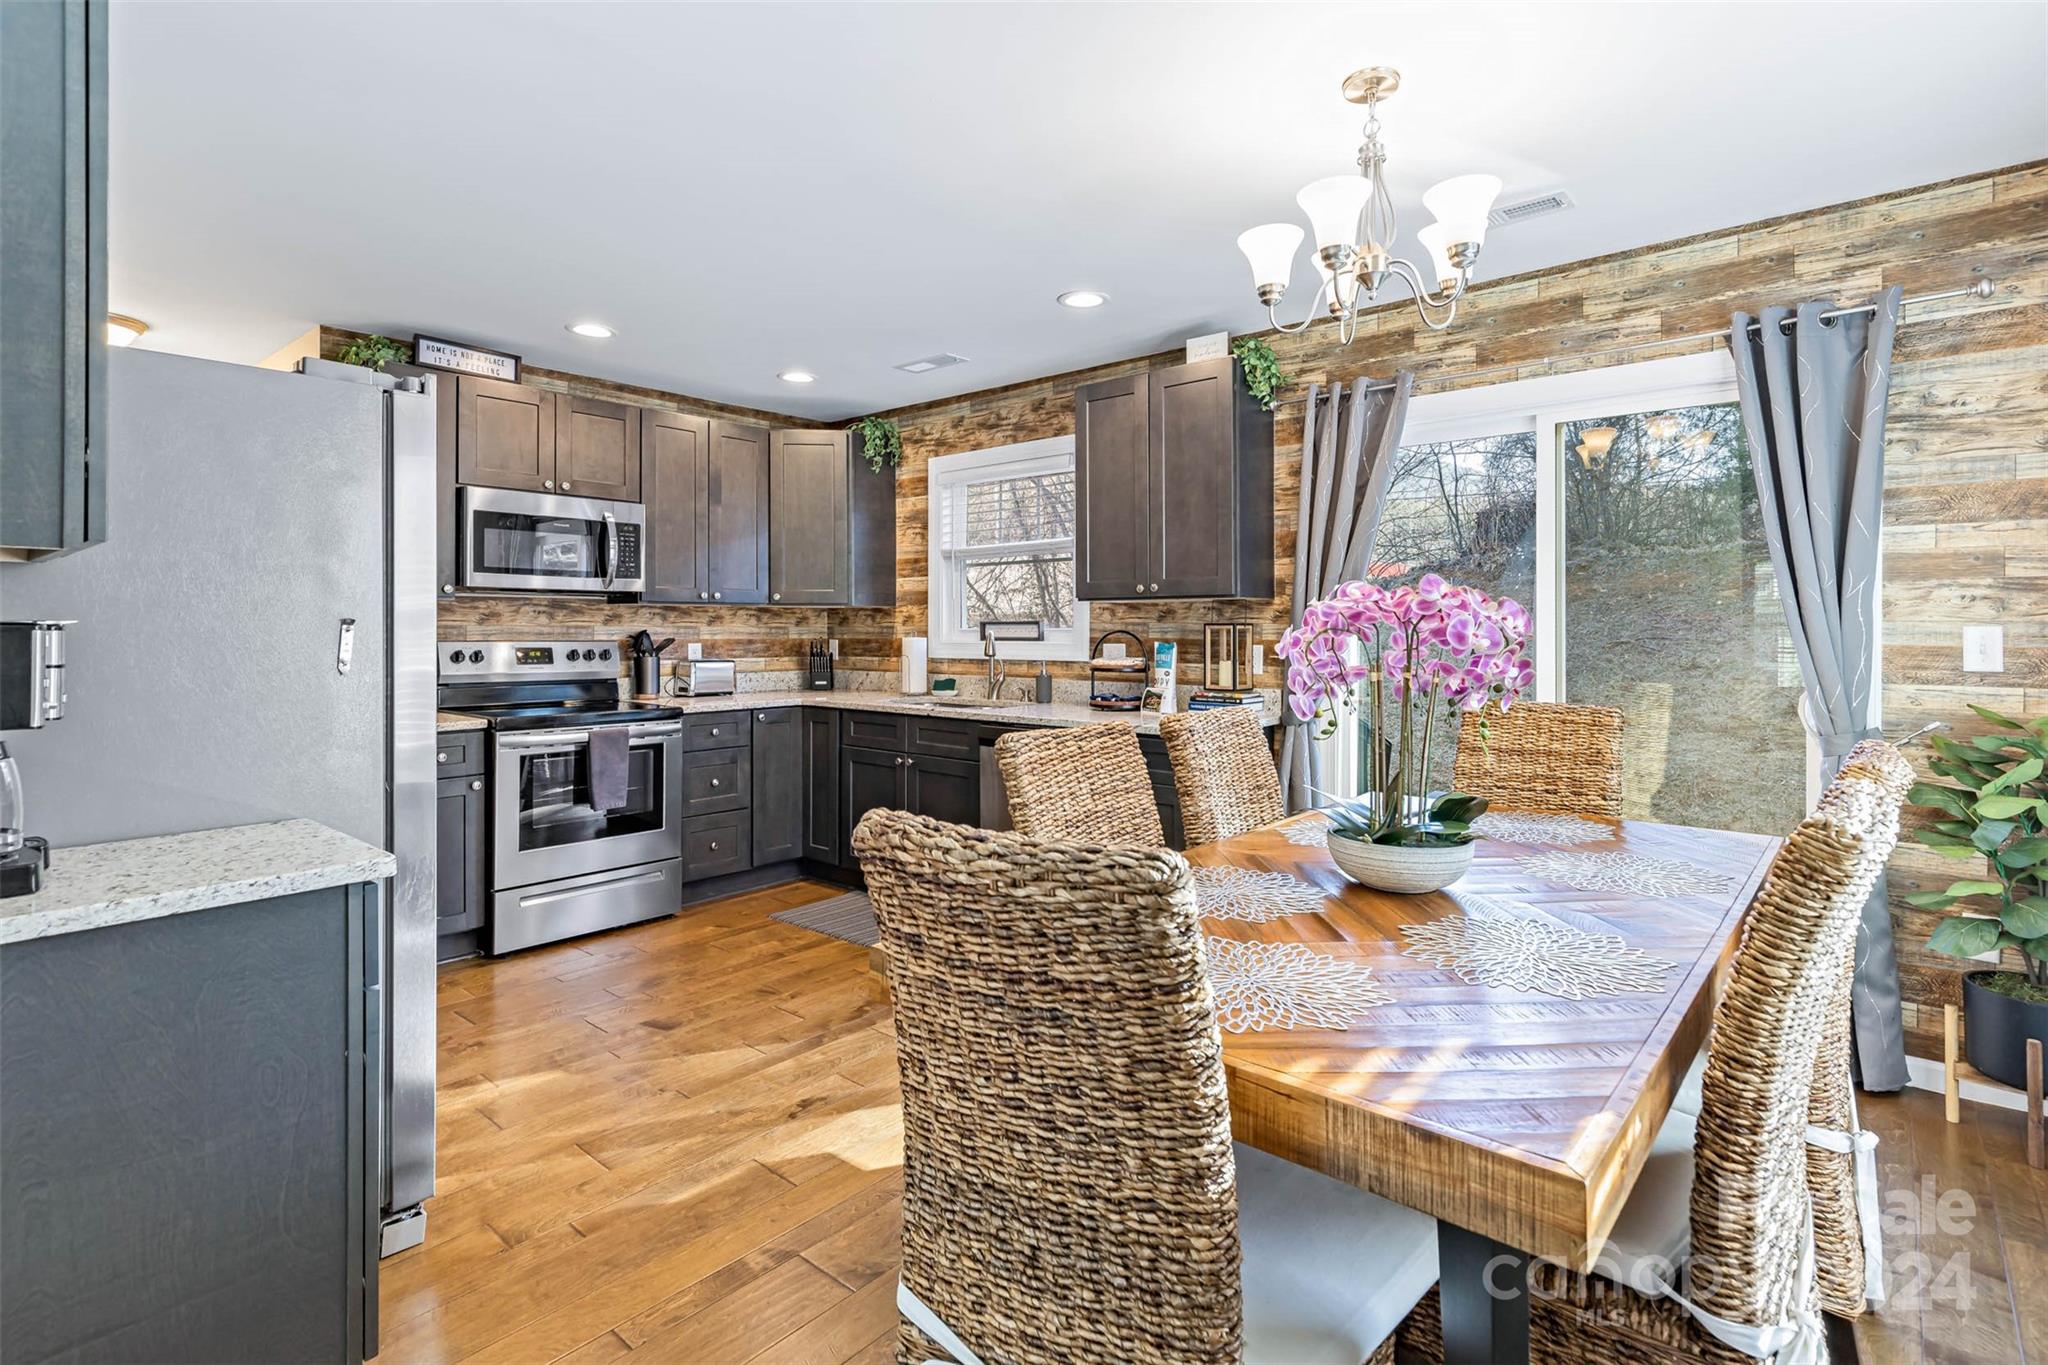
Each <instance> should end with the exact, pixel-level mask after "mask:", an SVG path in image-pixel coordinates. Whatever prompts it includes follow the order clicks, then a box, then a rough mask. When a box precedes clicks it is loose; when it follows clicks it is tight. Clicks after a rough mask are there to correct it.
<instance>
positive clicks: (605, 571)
mask: <svg viewBox="0 0 2048 1365" xmlns="http://www.w3.org/2000/svg"><path fill="white" fill-rule="evenodd" d="M644 519H645V511H644V509H643V508H642V507H641V505H640V504H639V503H637V502H610V501H607V500H605V499H603V498H561V497H555V496H552V495H550V494H546V493H520V492H514V491H511V490H509V489H503V488H470V487H464V488H463V489H462V515H461V521H462V550H461V561H462V569H461V579H462V585H463V586H464V587H466V588H514V589H520V588H524V589H538V590H541V591H548V590H554V591H557V592H638V591H639V590H640V588H641V587H642V585H643V582H644V579H643V577H642V574H641V570H640V541H641V524H642V522H643V520H644Z"/></svg>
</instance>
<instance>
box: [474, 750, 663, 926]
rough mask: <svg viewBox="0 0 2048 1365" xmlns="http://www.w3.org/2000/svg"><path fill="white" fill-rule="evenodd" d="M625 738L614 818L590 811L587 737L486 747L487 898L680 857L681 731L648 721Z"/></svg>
mask: <svg viewBox="0 0 2048 1365" xmlns="http://www.w3.org/2000/svg"><path fill="white" fill-rule="evenodd" d="M626 731H627V734H628V737H629V740H628V742H629V746H630V747H629V748H628V750H627V755H628V763H627V779H626V800H625V804H623V805H622V806H620V807H619V808H618V809H617V810H599V809H597V808H596V807H594V806H592V805H591V803H590V730H589V729H588V728H584V729H563V730H515V731H511V732H509V733H503V734H498V735H496V736H495V737H494V744H493V755H494V758H495V760H496V762H495V764H494V771H493V774H492V777H491V872H492V878H491V880H492V885H493V886H494V887H495V889H497V890H500V891H502V890H505V889H507V888H508V887H515V886H531V885H533V884H535V883H537V882H547V881H554V880H555V879H557V878H560V877H576V876H581V875H583V874H584V873H588V872H606V871H610V870H612V869H614V868H621V867H632V866H634V865H635V864H638V863H652V862H659V861H661V860H663V859H666V858H679V857H681V856H682V852H683V739H682V735H683V724H682V722H681V721H679V720H664V721H650V722H646V723H643V724H638V725H630V726H627V727H626Z"/></svg>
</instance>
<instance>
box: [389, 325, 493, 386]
mask: <svg viewBox="0 0 2048 1365" xmlns="http://www.w3.org/2000/svg"><path fill="white" fill-rule="evenodd" d="M412 363H413V364H415V365H425V366H426V367H428V368H429V369H435V370H452V371H454V372H455V373H456V374H473V375H479V376H481V377H483V378H485V379H502V380H504V381H505V382H506V383H508V384H517V383H518V382H519V357H518V356H516V355H512V354H510V353H508V352H505V351H493V350H489V349H487V348H485V347H482V346H465V345H464V344H462V343H461V342H459V341H449V340H447V339H446V338H445V337H430V336H426V335H424V334H422V333H419V332H415V333H413V338H412Z"/></svg>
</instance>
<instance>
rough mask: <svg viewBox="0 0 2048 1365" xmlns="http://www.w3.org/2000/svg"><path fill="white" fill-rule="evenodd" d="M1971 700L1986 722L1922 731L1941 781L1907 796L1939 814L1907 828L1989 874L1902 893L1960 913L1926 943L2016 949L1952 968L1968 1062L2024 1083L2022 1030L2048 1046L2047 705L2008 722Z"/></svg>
mask: <svg viewBox="0 0 2048 1365" xmlns="http://www.w3.org/2000/svg"><path fill="white" fill-rule="evenodd" d="M1970 709H1971V710H1972V711H1975V712H1976V713H1977V714H1978V715H1979V716H1981V717H1983V718H1984V719H1985V720H1987V721H1989V722H1990V723H1991V724H1993V725H1995V726H1997V727H1998V728H1997V730H1996V731H1994V732H1993V733H1991V734H1988V735H1978V736H1976V737H1975V738H1972V739H1967V740H1961V739H1949V738H1946V737H1944V736H1936V737H1935V738H1933V739H1932V740H1931V741H1930V743H1931V744H1932V745H1933V748H1934V754H1935V756H1934V759H1933V761H1932V762H1931V763H1930V764H1929V766H1930V767H1931V768H1932V769H1933V770H1934V772H1935V774H1936V775H1937V776H1939V777H1945V778H1947V779H1948V781H1947V782H1920V783H1916V784H1915V785H1914V787H1913V789H1912V791H1910V792H1908V793H1907V796H1906V799H1907V800H1908V801H1910V802H1912V803H1913V804H1914V805H1916V806H1924V807H1927V808H1929V809H1931V810H1932V811H1934V812H1935V813H1936V814H1937V815H1939V816H1940V817H1941V818H1940V819H1938V820H1936V821H1935V822H1934V824H1932V825H1931V826H1929V827H1928V828H1926V829H1917V830H1914V831H1913V837H1914V838H1915V839H1918V840H1919V841H1920V842H1921V843H1923V844H1926V845H1927V846H1928V847H1929V848H1931V849H1933V850H1934V851H1935V852H1936V853H1939V854H1942V855H1944V856H1945V857H1950V858H1960V859H1978V858H1983V859H1987V860H1988V866H1989V869H1990V874H1989V875H1988V876H1983V877H1973V878H1969V879H1967V880H1964V881H1958V882H1952V883H1950V884H1949V886H1948V888H1947V889H1946V890H1944V891H1925V892H1921V893H1920V894H1918V895H1913V896H1908V897H1906V900H1907V901H1908V902H1909V903H1910V904H1913V905H1917V906H1920V907H1921V908H1923V909H1929V910H1954V911H1957V912H1959V913H1957V914H1953V915H1951V916H1949V917H1948V918H1947V919H1945V920H1943V921H1942V922H1941V923H1940V924H1938V925H1936V926H1935V929H1934V932H1933V934H1931V935H1929V937H1928V940H1927V946H1928V947H1929V948H1932V949H1934V950H1935V951H1936V952H1940V953H1952V954H1954V955H1955V956H1957V957H1976V956H1977V955H1979V954H1981V953H1991V952H1999V951H2001V950H2003V949H2006V948H2011V949H2014V950H2015V951H2017V952H2018V954H2019V964H2020V967H2021V970H2019V971H2003V970H1995V969H1994V970H1980V971H1973V972H1970V973H1968V974H1967V975H1965V976H1964V977H1963V1020H1964V1023H1963V1036H1964V1042H1965V1045H1966V1048H1967V1051H1968V1056H1969V1060H1970V1065H1971V1066H1974V1067H1976V1068H1977V1070H1979V1071H1981V1072H1983V1073H1984V1074H1985V1075H1987V1076H1990V1077H1992V1078H1993V1079H1994V1080H2000V1081H2003V1082H2005V1083H2006V1084H2007V1085H2012V1086H2024V1085H2025V1084H2026V1083H2027V1040H2028V1039H2030V1038H2034V1039H2039V1040H2040V1041H2041V1044H2042V1046H2043V1047H2044V1048H2048V780H2044V779H2043V777H2042V772H2043V770H2044V769H2048V716H2042V717H2038V718H2036V719H2034V720H2031V721H2017V720H2014V719H2013V718H2012V717H2010V716H2005V715H2000V714H1999V713H1998V712H1996V711H1993V710H1992V709H1991V708H1990V707H1988V706H1972V707H1971V708H1970Z"/></svg>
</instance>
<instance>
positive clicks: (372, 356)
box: [341, 334, 412, 370]
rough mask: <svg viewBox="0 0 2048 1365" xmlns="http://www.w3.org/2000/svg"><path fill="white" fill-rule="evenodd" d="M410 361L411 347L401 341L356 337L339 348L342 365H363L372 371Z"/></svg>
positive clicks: (378, 337)
mask: <svg viewBox="0 0 2048 1365" xmlns="http://www.w3.org/2000/svg"><path fill="white" fill-rule="evenodd" d="M411 359H412V347H410V346H408V345H406V344H405V343H404V342H402V341H393V340H392V339H391V338H390V337H383V336H376V335H374V334H373V335H371V336H366V337H357V338H356V339H355V340H354V341H351V342H350V343H349V344H348V345H346V346H344V347H342V348H341V363H342V364H344V365H364V366H368V367H369V368H370V369H373V370H381V369H383V368H384V367H385V366H386V365H389V364H390V363H391V362H392V361H394V360H397V361H407V360H411Z"/></svg>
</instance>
